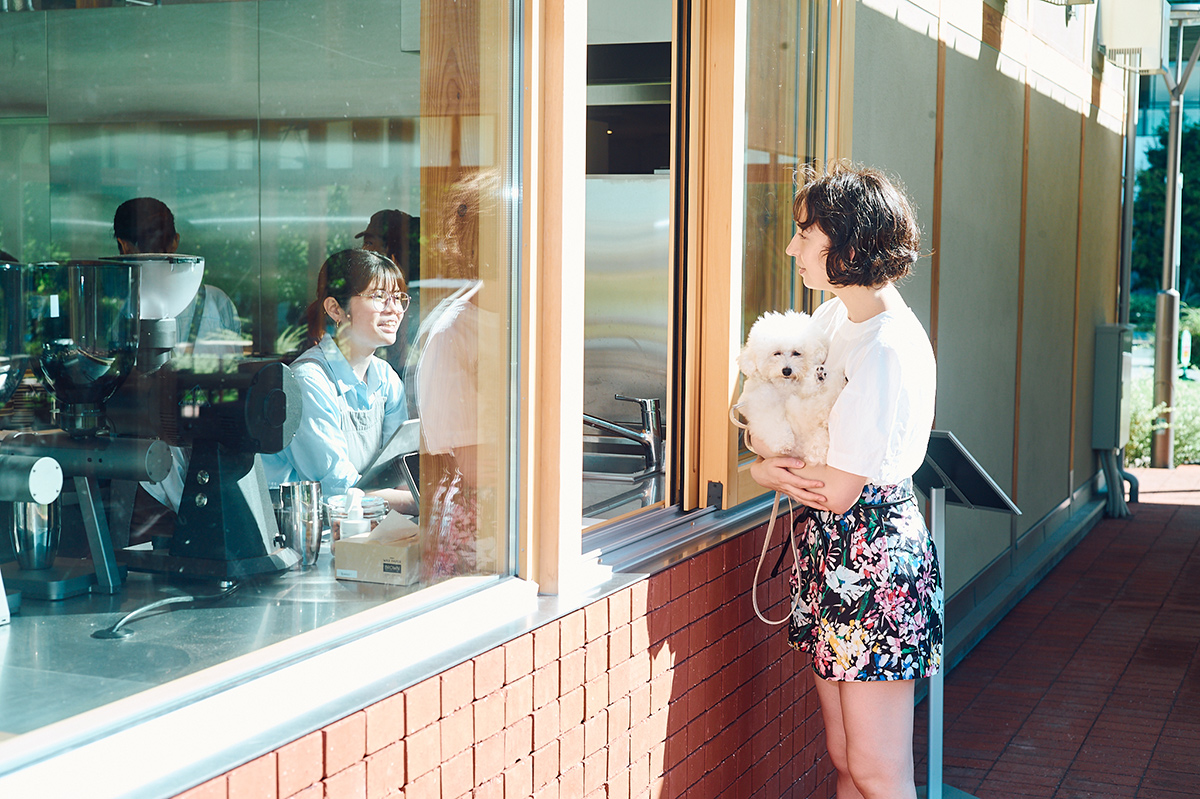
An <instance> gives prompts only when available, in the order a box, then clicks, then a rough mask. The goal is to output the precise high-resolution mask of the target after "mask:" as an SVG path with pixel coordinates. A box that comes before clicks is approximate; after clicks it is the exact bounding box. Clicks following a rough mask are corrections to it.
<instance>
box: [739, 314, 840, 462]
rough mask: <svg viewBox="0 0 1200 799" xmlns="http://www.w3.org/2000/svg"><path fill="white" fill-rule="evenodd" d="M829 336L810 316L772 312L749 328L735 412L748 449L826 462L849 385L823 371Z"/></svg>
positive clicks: (743, 350) (773, 454)
mask: <svg viewBox="0 0 1200 799" xmlns="http://www.w3.org/2000/svg"><path fill="white" fill-rule="evenodd" d="M828 354H829V337H828V336H827V335H826V334H825V333H824V331H822V330H820V329H819V328H818V327H817V326H816V325H815V324H813V322H812V319H811V318H810V317H809V316H808V314H805V313H800V312H798V311H784V312H783V313H776V312H773V311H772V312H768V313H765V314H763V315H762V316H760V317H759V318H758V319H757V320H756V321H755V322H754V325H753V326H752V327H751V328H750V335H749V336H748V337H747V338H746V346H745V348H744V349H742V352H741V354H740V355H738V368H740V369H741V370H742V374H744V375H745V376H746V381H745V384H744V386H743V388H742V395H741V397H739V398H738V401H737V405H735V406H733V410H734V411H739V412H740V413H741V415H742V416H743V417H745V419H746V423H745V424H742V423H740V422H738V420H737V418H736V417H735V416H734V415H733V413H732V412H731V414H730V418H732V419H733V420H734V424H736V425H737V426H738V427H741V428H743V429H745V430H746V432H747V436H746V445H747V446H748V447H750V449H751V450H752V451H753V452H755V453H757V454H758V455H761V456H762V457H764V458H770V457H774V456H780V455H784V456H788V457H793V458H799V459H801V460H803V461H804V462H805V463H825V456H826V454H827V452H828V451H829V411H830V409H831V408H832V407H833V403H834V400H836V399H837V396H838V394H839V393H841V390H842V387H843V386H844V385H845V381H844V380H838V379H835V378H833V377H832V376H828V375H826V373H825V366H824V364H825V357H826V356H827V355H828Z"/></svg>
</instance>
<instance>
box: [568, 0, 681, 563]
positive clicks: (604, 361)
mask: <svg viewBox="0 0 1200 799" xmlns="http://www.w3.org/2000/svg"><path fill="white" fill-rule="evenodd" d="M587 80H588V94H587V98H588V100H587V101H588V105H587V149H586V161H587V164H586V169H587V205H586V236H585V238H586V241H585V243H584V269H585V273H584V354H583V365H584V396H583V410H584V426H583V447H584V455H583V512H582V516H583V526H584V527H585V528H586V527H590V526H593V525H596V524H599V523H601V522H604V521H606V520H611V519H614V518H616V517H619V516H624V515H627V514H630V513H636V512H639V511H641V510H643V509H645V508H649V507H655V506H661V504H662V502H663V499H664V489H665V485H664V483H665V479H666V478H665V466H664V459H663V453H664V451H665V450H666V449H667V446H668V445H667V443H666V438H667V436H668V435H669V431H671V430H672V426H671V420H669V419H668V418H667V417H666V413H665V411H666V409H667V375H668V374H669V369H668V347H669V342H668V330H669V329H670V320H671V308H672V306H671V297H670V274H669V273H670V269H671V263H672V260H671V219H670V216H671V179H672V176H671V170H670V166H671V151H672V145H671V3H670V0H651V2H632V1H631V0H615V1H614V2H611V3H604V4H601V3H594V4H592V5H589V6H588V53H587ZM589 546H590V544H589V543H588V542H587V541H585V544H584V547H585V549H587V548H588V547H589Z"/></svg>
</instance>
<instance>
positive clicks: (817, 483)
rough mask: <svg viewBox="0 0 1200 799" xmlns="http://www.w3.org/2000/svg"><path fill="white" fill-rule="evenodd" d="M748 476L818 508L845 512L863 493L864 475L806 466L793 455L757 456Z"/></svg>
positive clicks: (829, 467)
mask: <svg viewBox="0 0 1200 799" xmlns="http://www.w3.org/2000/svg"><path fill="white" fill-rule="evenodd" d="M750 476H751V477H753V478H754V480H755V482H757V483H758V484H759V485H761V486H763V487H764V488H769V489H771V490H773V491H782V492H783V493H784V494H787V495H788V496H789V497H791V498H792V499H794V500H796V501H797V502H799V503H800V504H802V505H807V506H808V507H810V508H816V509H817V510H826V511H832V512H833V513H845V512H846V511H848V510H849V509H850V507H851V506H852V505H854V503H855V502H857V501H858V497H859V495H860V494H861V493H862V490H863V486H865V485H866V484H867V478H865V477H862V476H860V475H857V474H850V473H849V472H843V471H842V470H841V469H835V468H834V467H832V466H826V465H820V464H819V465H814V466H805V465H804V461H801V460H797V459H795V458H767V459H766V460H763V459H762V458H759V459H758V460H757V461H755V462H754V464H753V465H752V466H751V467H750ZM817 488H820V489H822V492H821V493H820V494H818V493H816V492H815V491H814V490H813V489H817Z"/></svg>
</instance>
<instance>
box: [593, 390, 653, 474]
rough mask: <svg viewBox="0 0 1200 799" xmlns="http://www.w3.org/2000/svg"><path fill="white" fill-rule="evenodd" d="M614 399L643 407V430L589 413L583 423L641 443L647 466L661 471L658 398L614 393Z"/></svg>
mask: <svg viewBox="0 0 1200 799" xmlns="http://www.w3.org/2000/svg"><path fill="white" fill-rule="evenodd" d="M613 399H618V400H622V401H624V402H636V403H637V404H638V405H639V406H640V407H641V409H642V429H641V430H631V429H629V428H628V427H625V426H623V425H619V424H617V423H615V422H610V421H608V420H607V419H601V418H600V417H599V416H592V415H591V414H589V413H585V414H584V415H583V423H584V424H586V425H588V426H589V427H595V428H598V429H600V430H606V431H608V432H610V433H613V434H614V435H618V436H620V437H621V438H627V439H629V440H630V441H633V442H635V443H637V444H640V445H641V447H642V452H643V454H644V455H645V456H646V468H647V469H649V470H651V471H655V472H657V471H660V470H661V469H662V466H663V437H662V434H661V433H660V432H659V426H660V422H659V417H660V412H659V403H658V399H657V398H643V397H626V396H624V395H623V394H614V395H613Z"/></svg>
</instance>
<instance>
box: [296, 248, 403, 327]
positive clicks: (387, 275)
mask: <svg viewBox="0 0 1200 799" xmlns="http://www.w3.org/2000/svg"><path fill="white" fill-rule="evenodd" d="M376 282H378V284H379V285H380V286H382V287H383V288H384V290H386V291H393V290H399V291H407V290H408V288H407V286H406V285H405V283H404V275H403V273H402V272H401V271H400V267H398V266H396V264H395V262H393V261H392V259H391V258H388V257H387V256H386V255H380V254H379V253H377V252H371V251H370V250H342V251H341V252H335V253H334V254H333V255H331V256H329V257H328V258H326V259H325V263H323V264H322V265H321V271H320V272H319V273H317V299H316V300H315V301H314V302H313V303H312V304H311V305H309V306H308V313H307V317H306V318H307V321H308V338H309V340H310V341H311V342H312V343H316V342H318V341H320V340H321V336H323V335H324V334H325V308H324V307H323V305H324V302H325V298H326V297H333V298H334V299H335V300H337V301H338V305H340V306H342V307H343V308H345V307H347V305H348V304H349V302H350V298H351V297H353V296H354V295H356V294H362V293H363V292H364V291H366V290H367V288H368V287H369V286H370V285H371V284H372V283H376Z"/></svg>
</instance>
